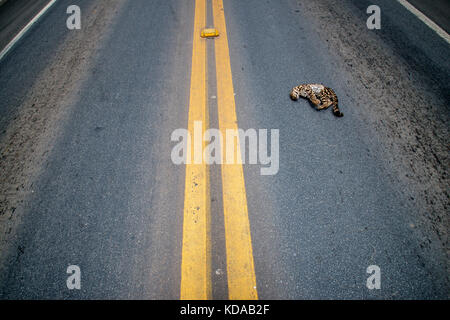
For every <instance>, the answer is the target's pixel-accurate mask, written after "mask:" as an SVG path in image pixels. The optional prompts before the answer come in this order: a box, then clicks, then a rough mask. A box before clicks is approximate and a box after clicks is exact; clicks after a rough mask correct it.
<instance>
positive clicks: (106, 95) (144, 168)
mask: <svg viewBox="0 0 450 320" xmlns="http://www.w3.org/2000/svg"><path fill="white" fill-rule="evenodd" d="M72 2H73V1H68V0H67V1H66V0H60V1H58V3H57V4H56V5H55V6H54V7H53V8H52V9H51V10H50V12H48V14H46V15H45V17H44V18H43V19H42V20H41V21H40V22H39V23H38V24H37V25H36V26H35V27H34V28H33V29H32V30H31V31H30V33H29V34H28V35H27V36H26V37H25V38H24V39H23V40H22V41H21V43H20V44H19V45H18V46H17V47H16V48H15V49H14V51H13V53H12V54H10V55H8V56H7V57H6V58H5V59H4V60H3V61H0V146H1V150H2V154H1V158H0V159H1V162H0V164H1V169H2V173H1V174H2V176H1V178H2V189H1V190H2V193H4V194H3V195H2V198H1V199H0V200H1V210H2V211H0V212H1V214H0V225H2V228H0V231H2V235H1V238H0V240H1V241H0V298H1V299H98V298H101V299H103V298H104V299H130V298H137V299H178V297H179V286H180V267H181V266H180V260H181V236H182V223H183V221H182V212H183V200H184V168H183V167H181V166H176V165H174V164H172V162H171V160H170V152H171V148H172V147H173V144H172V143H171V142H170V134H171V133H172V131H173V130H175V129H177V128H184V127H185V126H186V124H187V116H188V113H187V112H188V102H189V83H190V63H191V54H192V28H193V18H194V10H193V2H191V1H177V0H170V1H153V2H151V3H150V2H149V1H145V0H133V1H131V0H129V1H90V0H81V1H77V3H78V4H79V5H80V7H81V10H82V14H83V23H84V25H83V27H82V30H81V31H69V30H67V28H66V26H65V18H66V16H67V15H66V13H65V10H66V8H67V6H68V5H70V4H73V3H72ZM332 2H333V1H331V0H329V1H328V0H320V1H315V2H313V3H311V2H308V1H294V0H280V1H277V2H270V1H265V2H262V1H257V0H248V1H232V0H225V1H224V6H225V15H226V22H227V32H228V38H229V46H230V60H231V67H232V74H233V84H234V88H235V93H236V108H237V116H238V122H239V127H240V128H243V129H248V128H255V129H279V130H280V150H279V154H280V170H279V172H278V174H277V175H275V176H261V175H260V166H259V165H245V166H244V174H245V182H246V190H247V199H248V210H249V219H250V226H251V234H252V242H253V254H254V259H255V269H256V270H255V271H256V279H257V285H258V294H259V297H260V298H261V299H433V298H434V299H436V298H438V299H448V297H449V292H450V290H449V289H450V287H449V279H448V256H447V251H448V238H447V236H446V233H443V232H444V231H446V230H445V229H446V228H447V227H448V220H447V211H446V210H447V209H448V194H447V193H445V191H443V190H445V188H446V187H447V190H448V180H447V179H448V178H447V176H446V171H447V169H448V161H447V160H448V147H447V146H448V135H445V133H448V132H447V131H446V130H448V119H449V115H450V112H449V107H448V104H445V103H443V101H444V102H445V100H446V101H447V102H448V101H449V100H448V97H449V96H448V92H450V91H448V89H449V87H448V80H449V74H450V73H449V72H450V66H449V62H448V59H445V58H446V57H448V56H449V53H450V47H449V45H448V44H447V43H446V42H445V41H444V40H442V39H441V38H439V37H438V36H437V35H436V34H435V33H434V32H433V31H431V30H429V29H428V27H427V26H425V25H424V24H423V23H421V22H420V20H418V19H417V18H416V17H414V16H413V15H412V14H410V13H409V12H408V11H407V10H406V9H405V8H403V7H402V6H401V5H399V4H398V3H397V2H395V1H389V0H379V1H357V0H342V1H339V2H338V3H339V4H337V3H336V2H335V6H336V7H335V8H334V7H332V6H330V3H332ZM370 4H378V5H379V6H380V7H381V8H382V12H383V16H382V18H383V20H382V26H383V27H382V29H381V30H377V31H369V30H367V28H366V27H365V19H367V14H366V13H365V9H366V8H367V7H368V6H369V5H370ZM323 8H327V11H323V14H321V13H320V12H321V10H323ZM318 12H319V13H318ZM334 15H336V16H339V17H341V18H342V19H345V20H343V21H339V23H341V25H340V27H339V29H333V28H334V27H333V25H332V23H333V19H332V18H333V17H334ZM327 17H328V18H329V19H330V21H331V22H328V20H326V19H328V18H327ZM209 18H211V16H209ZM334 21H335V23H337V22H338V21H337V20H334ZM322 27H323V28H322ZM326 27H329V28H330V29H331V30H335V32H333V33H330V31H327V29H326ZM350 29H351V30H352V31H351V33H352V34H350V35H348V37H349V39H350V38H351V37H352V36H357V37H358V40H360V42H358V44H359V45H358V44H356V43H355V44H351V43H350V44H349V43H348V42H342V41H341V42H339V41H338V40H339V37H340V36H342V32H343V31H342V30H350ZM339 31H341V33H339ZM328 39H329V40H330V41H328ZM424 39H426V41H424ZM366 42H368V43H371V44H373V46H374V48H375V47H376V48H379V49H378V50H380V52H381V53H378V51H374V50H372V51H371V48H370V47H367V48H366V49H367V51H364V50H365V49H364V48H361V44H362V43H366ZM208 48H209V49H212V48H213V46H212V43H211V44H210V45H209V47H208ZM209 57H211V54H210V55H209ZM352 59H353V60H352ZM211 60H212V59H210V60H209V61H208V69H209V72H210V74H212V75H213V74H214V72H213V71H214V61H211ZM350 60H351V61H350ZM391 61H394V62H396V63H397V64H398V65H397V66H398V68H399V69H400V70H401V72H397V70H395V69H392V68H391V69H387V70H385V69H383V68H384V67H383V65H385V66H386V67H385V68H387V66H389V64H390V63H391ZM355 62H357V63H355ZM349 64H352V66H351V67H349V66H348V65H349ZM344 65H345V66H346V67H345V68H344V67H343V66H344ZM377 70H378V71H380V72H381V71H382V72H383V74H385V75H386V77H390V78H389V79H390V81H392V84H389V86H388V87H387V88H384V87H383V88H380V87H377V88H375V87H371V86H370V85H371V83H372V84H376V81H377V78H371V77H372V76H373V75H377V73H376V72H377ZM411 70H412V71H411ZM408 74H409V75H410V76H407V75H408ZM213 82H214V77H213V76H211V77H209V85H210V87H209V95H210V96H212V95H214V94H215V93H214V88H215V87H214V83H213ZM305 82H309V83H313V82H318V83H326V85H327V86H330V87H332V88H333V89H335V91H336V92H337V93H338V96H339V101H340V104H341V110H342V112H343V113H344V117H343V118H335V117H334V116H333V115H332V113H331V111H330V110H326V111H322V112H318V111H315V110H314V109H313V108H312V107H311V105H310V104H308V103H307V102H306V101H297V102H293V101H291V100H290V99H289V96H288V94H289V90H290V89H291V88H292V87H293V86H295V85H297V84H299V83H305ZM363 84H364V86H363ZM361 88H362V89H361ZM398 88H405V90H411V91H405V92H402V93H397V92H395V91H394V90H395V89H398ZM390 89H392V91H394V92H392V91H390ZM410 92H414V94H412V95H409V93H410ZM436 92H438V93H439V92H441V94H440V95H439V94H437V95H436V94H435V93H436ZM446 92H447V93H446ZM374 94H377V96H374ZM428 94H430V95H432V96H437V97H436V98H430V99H434V100H429V103H427V104H426V106H425V105H423V106H418V105H416V104H415V103H416V100H414V99H415V97H416V96H418V97H428ZM405 96H406V97H405ZM363 99H364V100H363ZM384 99H386V100H388V101H390V102H391V104H390V105H388V104H384V103H382V102H383V101H385V100H384ZM424 99H425V98H424ZM213 101H214V99H210V102H211V106H210V108H214V102H213ZM405 105H407V106H408V107H409V106H411V105H413V106H415V108H420V109H421V111H415V109H414V108H411V110H406V109H402V108H403V107H404V106H405ZM391 109H392V110H396V111H395V112H394V111H391ZM422 113H426V115H427V116H426V117H422ZM416 116H417V118H415V117H416ZM216 117H217V114H216V113H214V111H212V113H211V118H212V119H211V124H212V125H213V126H214V125H216V126H217V119H216ZM403 118H407V120H408V121H409V122H408V123H410V122H411V124H410V127H407V128H403V127H402V123H403V122H402V121H406V120H404V119H403ZM389 119H391V121H397V122H395V123H397V124H399V125H398V126H396V125H395V124H394V125H392V126H391V125H390V123H389V122H388V121H389ZM430 119H431V120H430ZM434 119H439V120H434ZM428 120H430V121H431V122H432V123H433V126H431V125H429V123H428V122H426V121H428ZM399 127H400V128H399ZM424 127H426V128H428V129H429V130H432V131H433V132H435V133H436V137H434V138H433V139H432V138H429V136H428V131H426V129H424ZM400 130H403V131H400ZM407 130H412V131H414V132H417V136H418V137H419V138H418V140H420V139H422V140H425V144H426V145H427V146H428V147H429V148H431V149H430V150H433V152H435V153H434V156H433V154H432V153H431V152H424V154H423V155H422V153H419V152H417V153H416V152H414V157H416V158H411V157H413V156H412V155H411V154H412V151H409V149H408V152H409V153H408V152H407V151H403V152H402V153H399V152H397V149H396V148H397V147H402V146H403V145H402V143H405V144H406V145H407V146H409V140H408V139H409V138H405V137H403V136H402V134H403V133H404V132H409V131H407ZM24 132H25V133H24ZM442 132H444V134H442ZM427 139H431V140H427ZM403 141H404V142H403ZM442 141H443V142H442ZM423 148H425V149H424V150H428V149H426V147H423ZM441 149H442V150H444V151H443V152H444V153H440V151H441ZM402 150H403V149H402ZM391 156H393V157H394V158H390V157H391ZM435 157H436V160H429V159H434V158H435ZM411 159H412V160H411ZM413 160H414V161H413ZM408 161H413V162H419V164H418V166H419V167H412V166H409V162H408ZM428 161H437V162H436V163H435V162H432V163H431V162H428ZM439 163H440V165H439ZM405 164H406V165H405ZM420 166H421V167H420ZM417 168H418V169H417ZM416 169H417V170H416ZM212 170H213V173H212V175H211V176H212V178H213V179H216V180H217V179H220V175H219V174H218V173H217V170H218V168H213V169H212ZM427 170H435V171H432V173H433V174H431V173H430V176H427V179H428V181H429V182H430V185H429V186H428V185H427V188H426V189H424V190H422V189H421V188H420V186H421V185H424V183H421V181H422V180H421V179H422V178H423V177H422V174H424V172H425V173H427V174H428V172H431V171H427ZM440 170H441V171H440ZM442 171H443V172H444V174H443V175H442V177H441V176H440V175H439V174H440V173H441V172H442ZM435 172H437V173H435ZM438 173H439V174H438ZM405 176H406V177H413V178H416V179H415V180H411V181H412V182H411V181H410V180H405V179H406V178H405ZM437 176H439V177H437ZM423 179H425V178H423ZM431 183H432V184H431ZM442 186H443V187H442ZM219 191H220V182H218V181H214V182H212V195H211V196H212V199H214V200H213V201H214V202H215V203H212V206H211V207H212V209H213V213H212V214H213V216H214V217H215V218H214V217H213V222H215V223H218V224H219V225H218V226H213V227H212V228H213V231H214V232H213V241H215V242H214V243H213V273H214V270H216V269H219V268H220V269H222V270H226V266H225V265H224V263H225V259H224V254H225V253H224V247H223V245H220V244H218V243H219V242H220V241H217V239H222V238H223V234H222V232H223V228H222V226H220V223H219V222H222V220H221V218H220V216H221V214H222V213H221V211H220V208H221V206H220V199H219V198H220V192H219ZM429 194H436V195H435V198H432V203H429V199H431V198H428V196H429ZM439 201H440V202H439ZM441 204H443V207H441V206H440V205H441ZM426 213H428V214H426ZM430 217H432V218H433V219H431V220H432V221H431V220H430ZM438 218H439V221H438ZM443 229H444V231H443ZM215 232H217V234H215ZM71 264H76V265H79V266H80V267H81V270H82V290H79V291H77V290H68V289H67V287H66V279H67V276H68V275H67V274H66V268H67V266H68V265H71ZM369 265H378V266H379V267H380V269H381V274H382V280H381V281H382V284H381V289H380V290H368V289H367V287H366V279H367V278H368V276H369V275H368V274H367V273H366V268H367V267H368V266H369ZM225 276H226V275H225ZM213 283H214V284H215V285H216V286H218V287H220V286H226V281H223V279H222V278H218V277H217V276H216V275H213ZM213 292H214V294H215V295H214V298H226V288H214V290H213Z"/></svg>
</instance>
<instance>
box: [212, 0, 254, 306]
mask: <svg viewBox="0 0 450 320" xmlns="http://www.w3.org/2000/svg"><path fill="white" fill-rule="evenodd" d="M213 16H214V25H215V27H216V28H217V29H218V30H219V32H220V34H221V35H220V37H218V38H216V39H215V40H214V41H215V55H216V77H217V103H218V108H219V112H218V113H219V128H220V131H221V132H222V135H223V137H224V143H225V144H224V145H226V130H227V129H233V130H237V129H238V126H237V117H236V105H235V101H234V90H233V79H232V75H231V65H230V54H229V49H228V38H227V30H226V25H225V13H224V9H223V1H222V0H213ZM235 145H236V147H235V154H238V155H239V156H240V154H241V153H240V146H239V139H237V143H236V144H235ZM222 187H223V188H222V189H223V208H224V215H225V218H224V219H225V240H226V254H227V276H228V296H229V298H230V299H239V300H241V299H246V300H249V299H258V293H257V289H256V277H255V268H254V265H253V250H252V241H251V236H250V223H249V220H248V211H247V197H246V193H245V183H244V171H243V168H242V165H241V164H222Z"/></svg>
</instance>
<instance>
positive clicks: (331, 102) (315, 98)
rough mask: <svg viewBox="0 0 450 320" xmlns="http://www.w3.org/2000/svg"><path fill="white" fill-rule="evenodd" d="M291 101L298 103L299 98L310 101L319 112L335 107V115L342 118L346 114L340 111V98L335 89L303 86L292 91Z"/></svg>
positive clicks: (310, 85) (314, 85)
mask: <svg viewBox="0 0 450 320" xmlns="http://www.w3.org/2000/svg"><path fill="white" fill-rule="evenodd" d="M290 96H291V99H292V100H294V101H296V100H298V98H299V97H303V98H306V99H309V101H311V102H312V103H313V104H314V105H315V106H316V108H317V109H318V110H322V109H326V108H328V107H330V106H333V114H334V115H335V116H336V117H342V116H343V115H344V114H343V113H342V112H341V111H340V110H339V107H338V98H337V95H336V93H334V91H333V89H330V88H327V87H325V86H323V85H321V84H301V85H299V86H297V87H294V88H293V89H292V91H291V94H290Z"/></svg>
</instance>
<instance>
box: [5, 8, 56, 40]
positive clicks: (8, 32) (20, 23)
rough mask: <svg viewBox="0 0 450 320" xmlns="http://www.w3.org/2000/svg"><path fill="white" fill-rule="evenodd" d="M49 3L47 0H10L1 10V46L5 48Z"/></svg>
mask: <svg viewBox="0 0 450 320" xmlns="http://www.w3.org/2000/svg"><path fill="white" fill-rule="evenodd" d="M47 3H48V1H46V0H37V1H36V0H9V1H6V2H4V3H1V2H0V5H2V6H3V5H4V7H2V9H1V10H0V48H4V47H5V46H6V45H7V44H8V43H9V41H11V40H12V38H14V36H15V35H16V34H17V33H19V32H20V30H21V29H22V28H23V27H24V26H26V25H27V23H28V22H29V21H30V20H31V19H33V17H34V16H35V15H36V14H37V13H38V12H39V11H40V10H41V9H42V8H43V7H44V6H45V5H46V4H47Z"/></svg>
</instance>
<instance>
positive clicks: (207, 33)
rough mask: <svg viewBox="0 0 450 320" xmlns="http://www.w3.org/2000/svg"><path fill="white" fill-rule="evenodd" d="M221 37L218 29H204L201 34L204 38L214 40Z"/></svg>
mask: <svg viewBox="0 0 450 320" xmlns="http://www.w3.org/2000/svg"><path fill="white" fill-rule="evenodd" d="M218 35H219V31H218V30H217V29H213V28H211V29H203V30H202V33H201V37H202V38H212V37H217V36H218Z"/></svg>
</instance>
